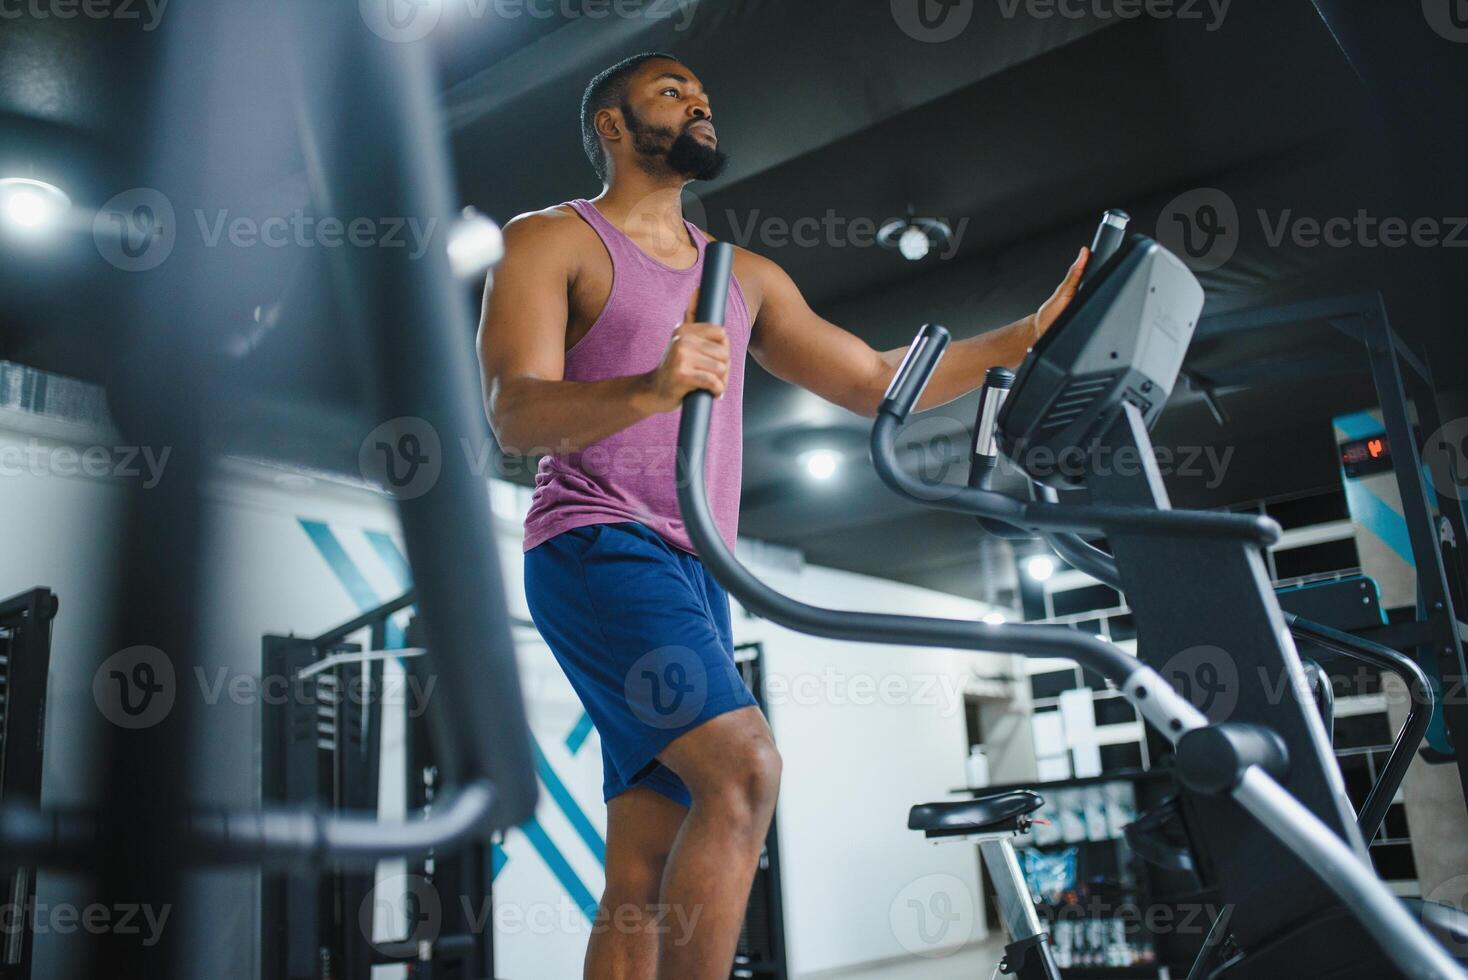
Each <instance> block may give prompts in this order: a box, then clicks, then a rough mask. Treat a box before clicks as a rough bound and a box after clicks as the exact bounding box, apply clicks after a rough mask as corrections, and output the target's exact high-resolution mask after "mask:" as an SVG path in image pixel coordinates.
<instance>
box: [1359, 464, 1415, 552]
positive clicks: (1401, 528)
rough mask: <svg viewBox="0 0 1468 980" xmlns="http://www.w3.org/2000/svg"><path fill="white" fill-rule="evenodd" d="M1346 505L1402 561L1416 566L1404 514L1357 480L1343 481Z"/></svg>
mask: <svg viewBox="0 0 1468 980" xmlns="http://www.w3.org/2000/svg"><path fill="white" fill-rule="evenodd" d="M1346 505H1347V507H1349V509H1350V512H1351V516H1352V517H1353V518H1354V519H1355V520H1356V521H1357V522H1358V523H1359V524H1360V525H1361V526H1362V527H1364V528H1365V529H1366V530H1368V531H1370V532H1371V533H1372V534H1374V535H1376V536H1377V537H1378V538H1380V539H1381V541H1382V543H1383V544H1385V545H1386V546H1387V547H1388V548H1390V549H1391V550H1392V551H1394V552H1396V553H1397V555H1398V556H1400V557H1401V559H1402V561H1404V562H1406V563H1407V564H1408V565H1412V566H1414V567H1415V565H1416V562H1415V561H1414V560H1413V558H1412V540H1411V538H1410V537H1409V536H1408V534H1407V519H1406V518H1405V517H1403V516H1402V515H1401V514H1398V513H1397V512H1396V511H1395V510H1393V509H1392V507H1391V506H1390V505H1389V504H1388V503H1387V502H1386V501H1385V500H1382V499H1381V498H1380V497H1378V496H1377V495H1376V494H1374V493H1372V492H1371V491H1370V490H1368V489H1367V488H1366V487H1365V485H1364V484H1362V483H1360V482H1358V481H1356V480H1347V481H1346Z"/></svg>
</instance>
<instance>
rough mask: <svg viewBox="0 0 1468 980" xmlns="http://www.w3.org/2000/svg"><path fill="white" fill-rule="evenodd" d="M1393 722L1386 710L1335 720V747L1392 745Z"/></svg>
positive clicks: (1358, 747) (1357, 747) (1353, 747)
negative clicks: (1389, 719)
mask: <svg viewBox="0 0 1468 980" xmlns="http://www.w3.org/2000/svg"><path fill="white" fill-rule="evenodd" d="M1391 742H1392V728H1391V723H1390V722H1389V721H1388V720H1387V717H1386V713H1385V712H1377V713H1376V714H1370V715H1352V716H1350V717H1348V718H1340V717H1337V718H1336V720H1335V747H1336V748H1338V749H1360V748H1365V747H1366V746H1368V745H1390V744H1391Z"/></svg>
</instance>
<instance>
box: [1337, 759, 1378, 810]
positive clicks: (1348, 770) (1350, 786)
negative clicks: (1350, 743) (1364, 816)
mask: <svg viewBox="0 0 1468 980" xmlns="http://www.w3.org/2000/svg"><path fill="white" fill-rule="evenodd" d="M1340 764H1341V775H1343V776H1345V777H1346V795H1347V796H1349V797H1350V798H1351V805H1352V807H1354V808H1355V809H1357V810H1360V809H1361V804H1363V803H1365V802H1366V794H1367V793H1370V792H1371V768H1370V766H1368V765H1367V763H1366V756H1364V755H1343V756H1341V757H1340Z"/></svg>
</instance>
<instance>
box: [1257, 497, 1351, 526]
mask: <svg viewBox="0 0 1468 980" xmlns="http://www.w3.org/2000/svg"><path fill="white" fill-rule="evenodd" d="M1264 511H1265V513H1267V514H1268V515H1269V516H1270V517H1272V518H1274V519H1275V520H1276V521H1278V522H1279V526H1280V527H1282V528H1285V529H1286V530H1288V529H1289V528H1292V527H1309V526H1310V525H1312V524H1327V523H1329V522H1331V521H1344V520H1347V519H1349V518H1350V516H1351V512H1350V510H1349V509H1347V507H1346V495H1345V492H1344V491H1341V490H1336V491H1333V492H1331V493H1322V494H1315V495H1312V496H1309V497H1296V498H1295V499H1293V500H1276V501H1273V502H1271V503H1266V504H1265V505H1264Z"/></svg>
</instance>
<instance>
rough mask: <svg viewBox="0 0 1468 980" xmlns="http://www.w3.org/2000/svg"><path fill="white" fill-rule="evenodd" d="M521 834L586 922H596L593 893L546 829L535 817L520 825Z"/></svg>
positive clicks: (595, 902) (595, 904)
mask: <svg viewBox="0 0 1468 980" xmlns="http://www.w3.org/2000/svg"><path fill="white" fill-rule="evenodd" d="M520 832H521V833H522V834H524V835H525V839H526V840H528V841H530V846H531V847H533V848H535V850H536V853H538V854H539V855H540V859H541V860H542V861H544V862H545V866H546V867H547V868H550V872H551V874H553V875H555V876H556V880H558V881H559V882H560V883H561V887H562V888H564V889H566V894H568V895H570V896H571V901H573V902H575V903H576V904H577V905H578V906H579V907H580V908H581V911H582V913H583V914H585V916H586V920H587V921H588V922H592V921H595V919H596V906H597V901H596V899H594V898H592V897H591V892H590V891H589V890H587V888H586V886H585V885H583V884H582V883H581V879H580V878H578V877H577V876H576V872H575V871H573V870H571V865H570V864H569V863H568V862H567V861H566V858H565V856H564V855H562V854H561V852H560V851H559V850H558V849H557V848H556V845H555V843H554V842H553V841H552V840H551V839H550V835H549V834H547V833H546V832H545V828H544V827H542V826H541V825H540V824H539V823H538V822H537V821H536V819H535V818H534V817H531V818H530V819H529V820H527V821H525V822H524V823H522V824H521V825H520Z"/></svg>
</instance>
